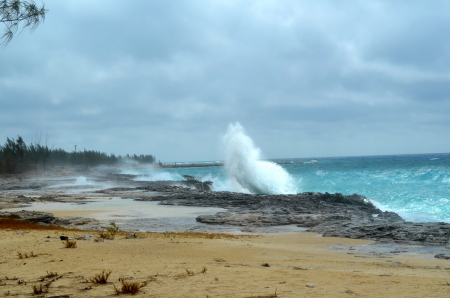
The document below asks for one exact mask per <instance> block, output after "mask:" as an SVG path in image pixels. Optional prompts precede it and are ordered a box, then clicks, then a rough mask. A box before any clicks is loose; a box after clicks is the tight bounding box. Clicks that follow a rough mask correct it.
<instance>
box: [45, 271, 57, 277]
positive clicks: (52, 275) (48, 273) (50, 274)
mask: <svg viewBox="0 0 450 298" xmlns="http://www.w3.org/2000/svg"><path fill="white" fill-rule="evenodd" d="M56 276H58V272H51V271H50V272H48V271H47V275H44V278H52V277H56Z"/></svg>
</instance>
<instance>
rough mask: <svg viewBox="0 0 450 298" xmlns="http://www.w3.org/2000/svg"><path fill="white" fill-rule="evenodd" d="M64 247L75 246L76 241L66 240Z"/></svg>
mask: <svg viewBox="0 0 450 298" xmlns="http://www.w3.org/2000/svg"><path fill="white" fill-rule="evenodd" d="M64 247H65V248H77V242H76V241H70V240H66V242H64Z"/></svg>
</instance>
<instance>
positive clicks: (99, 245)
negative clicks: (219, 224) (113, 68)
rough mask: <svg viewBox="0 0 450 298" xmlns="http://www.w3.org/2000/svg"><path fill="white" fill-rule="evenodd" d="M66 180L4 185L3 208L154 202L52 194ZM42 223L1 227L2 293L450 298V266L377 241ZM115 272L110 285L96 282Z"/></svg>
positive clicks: (130, 194) (75, 192) (83, 213)
mask: <svg viewBox="0 0 450 298" xmlns="http://www.w3.org/2000/svg"><path fill="white" fill-rule="evenodd" d="M119 178H120V179H122V177H119ZM104 180H105V179H103V180H101V181H104ZM118 181H119V182H120V181H122V180H117V178H116V180H115V181H114V183H115V184H118ZM123 181H124V182H123V183H127V184H128V185H130V183H132V182H130V181H129V180H127V179H125V180H123ZM58 183H61V182H60V180H55V181H51V180H42V181H33V180H24V181H19V180H4V181H3V189H4V190H3V191H2V193H1V196H0V197H1V201H2V204H3V205H2V207H7V208H11V207H17V206H21V205H22V202H27V203H28V204H29V203H32V202H40V201H41V198H43V200H45V201H52V202H80V200H81V201H82V200H84V199H90V198H103V199H106V200H109V198H111V195H112V194H114V196H118V197H126V198H142V197H149V198H151V197H152V196H154V193H153V192H151V191H150V192H146V191H135V190H134V188H132V189H121V188H114V189H111V190H109V191H102V192H93V191H83V192H80V190H79V189H77V188H74V189H67V187H66V186H65V187H61V188H49V185H50V186H52V185H54V184H58ZM135 183H136V182H135ZM40 185H44V186H46V187H42V186H40ZM33 189H37V190H33ZM177 191H179V190H177ZM24 195H25V196H24ZM67 206H71V205H70V204H67ZM49 212H51V213H53V214H54V215H55V216H57V217H87V218H92V217H93V218H95V217H96V215H97V214H99V212H104V211H99V210H93V209H89V208H86V209H85V210H71V209H70V208H67V209H61V210H57V211H49ZM36 226H37V227H40V228H41V229H39V228H38V229H34V228H30V227H25V228H24V227H14V226H5V225H0V252H1V253H0V256H1V258H0V296H5V297H6V296H14V297H54V298H56V297H112V296H116V295H117V293H116V290H115V288H117V289H119V290H120V289H121V286H122V281H125V282H128V283H138V284H139V285H143V284H142V283H147V284H146V285H145V286H143V287H142V288H141V289H140V290H139V292H138V293H137V294H136V297H210V298H212V297H242V298H244V297H266V298H268V297H449V296H450V261H449V260H442V259H436V258H434V254H436V252H430V251H428V252H427V253H425V252H424V251H421V250H420V249H418V250H417V249H416V250H410V249H403V248H401V247H397V248H396V247H395V245H394V244H392V243H390V244H388V245H387V246H386V248H384V249H380V247H376V246H373V245H371V244H372V243H374V242H373V241H368V240H355V239H347V238H335V237H321V235H320V234H316V233H307V232H289V233H288V232H283V233H270V234H268V233H251V235H242V234H240V235H230V234H207V233H206V234H202V233H188V232H185V233H169V232H165V233H164V232H163V233H150V232H148V233H147V232H142V233H137V235H138V236H139V238H136V239H129V238H127V237H126V233H127V232H126V231H119V232H118V233H117V235H116V236H115V238H114V239H113V240H109V239H102V238H101V237H100V233H101V231H99V230H95V231H93V230H89V229H86V227H85V226H84V225H83V226H80V227H83V230H76V229H72V230H64V229H62V228H58V227H57V228H51V229H48V230H42V226H39V225H35V226H34V227H36ZM71 226H72V227H73V226H74V225H71ZM213 227H214V226H211V231H213ZM86 235H92V237H85V236H86ZM60 236H67V237H69V238H70V239H71V241H75V242H76V248H65V243H66V242H65V241H61V240H60ZM88 238H89V239H88ZM86 239H88V240H86ZM443 249H444V250H445V247H444V248H443ZM444 252H445V251H444ZM109 271H111V273H110V276H109V278H108V279H107V283H105V284H95V283H93V282H92V281H91V280H92V279H93V278H95V277H96V276H98V275H99V274H101V273H102V272H109ZM41 286H42V290H43V293H41V294H34V290H33V287H34V288H38V289H39V288H40V287H41Z"/></svg>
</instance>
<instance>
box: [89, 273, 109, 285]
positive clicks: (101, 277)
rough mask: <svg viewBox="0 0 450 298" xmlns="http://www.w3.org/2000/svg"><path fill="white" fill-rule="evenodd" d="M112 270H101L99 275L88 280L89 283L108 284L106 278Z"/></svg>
mask: <svg viewBox="0 0 450 298" xmlns="http://www.w3.org/2000/svg"><path fill="white" fill-rule="evenodd" d="M111 272H112V270H108V271H106V270H103V271H102V273H99V274H97V275H95V276H94V277H92V278H91V279H89V281H90V282H91V283H93V284H106V283H107V282H108V277H109V276H110V275H111Z"/></svg>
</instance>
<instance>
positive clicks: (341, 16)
mask: <svg viewBox="0 0 450 298" xmlns="http://www.w3.org/2000/svg"><path fill="white" fill-rule="evenodd" d="M37 3H38V4H40V2H39V0H38V1H37ZM45 6H46V8H47V9H48V10H49V12H48V13H47V16H46V20H45V23H44V24H42V25H40V26H39V27H38V28H37V30H36V31H34V32H33V33H28V32H24V33H22V34H20V35H19V34H17V35H15V37H14V38H13V40H12V41H11V42H10V44H8V45H7V47H5V48H0V105H1V106H0V143H2V144H3V143H4V142H5V140H6V137H14V138H15V137H16V136H17V135H21V136H22V137H23V138H24V139H25V141H26V143H27V144H29V143H30V142H31V141H32V136H33V134H34V133H35V132H36V130H37V129H39V130H40V131H42V132H43V133H44V134H45V133H47V132H48V135H49V143H50V144H52V145H54V147H55V148H63V149H65V150H67V151H72V150H74V145H75V144H76V145H78V147H77V148H78V150H80V149H83V148H86V149H87V150H88V149H89V150H97V151H101V152H106V153H115V154H126V153H130V154H133V153H136V154H152V155H155V156H156V158H157V159H159V160H161V161H162V162H169V161H201V160H223V159H224V155H223V152H222V151H221V147H222V144H221V137H222V136H223V135H224V134H225V133H226V130H227V127H228V125H229V123H234V122H236V121H238V122H240V123H241V125H242V126H243V127H244V128H245V130H246V132H247V134H248V135H249V136H250V137H251V138H252V139H253V140H254V142H255V144H256V145H257V146H258V147H259V148H260V149H261V151H262V153H263V155H264V157H266V158H289V157H292V158H293V157H319V156H351V155H381V154H409V153H440V152H450V149H449V148H450V38H449V28H450V2H449V1H391V0H386V1H334V0H330V1H279V0H277V1H263V0H257V1H231V0H223V1H219V0H214V1H213V0H211V1H196V0H186V1H144V0H141V1H138V0H133V1H123V0H121V1H115V0H103V1H102V0H96V1H92V0H89V1H87V0H65V1H61V0H46V1H45ZM3 29H4V27H3V25H2V24H0V30H3ZM0 32H1V34H3V32H2V31H0Z"/></svg>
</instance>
